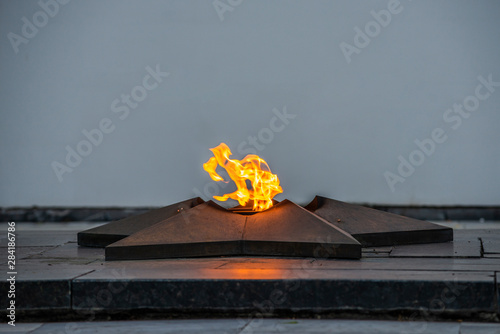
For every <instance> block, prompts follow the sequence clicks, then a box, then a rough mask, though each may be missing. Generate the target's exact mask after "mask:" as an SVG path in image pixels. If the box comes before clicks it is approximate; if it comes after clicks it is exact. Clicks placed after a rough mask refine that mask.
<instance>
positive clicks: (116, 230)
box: [78, 197, 203, 247]
mask: <svg viewBox="0 0 500 334" xmlns="http://www.w3.org/2000/svg"><path fill="white" fill-rule="evenodd" d="M201 203H203V200H202V199H201V198H199V197H196V198H190V199H187V200H185V201H182V202H178V203H174V204H171V205H169V206H166V207H163V208H159V209H155V210H150V211H147V212H145V213H143V214H140V215H136V216H132V217H127V218H124V219H120V220H117V221H114V222H111V223H108V224H106V225H102V226H99V227H95V228H92V229H89V230H86V231H82V232H79V233H78V244H79V245H82V246H88V247H105V246H107V245H109V244H111V243H113V242H116V241H118V240H121V239H123V238H125V237H128V236H130V235H132V234H134V233H135V232H137V231H140V230H142V229H144V228H147V227H150V226H152V225H154V224H156V223H159V222H161V221H163V220H165V219H168V218H170V217H173V216H174V215H177V214H178V213H182V212H183V211H185V210H188V209H190V208H193V207H195V206H196V205H199V204H201Z"/></svg>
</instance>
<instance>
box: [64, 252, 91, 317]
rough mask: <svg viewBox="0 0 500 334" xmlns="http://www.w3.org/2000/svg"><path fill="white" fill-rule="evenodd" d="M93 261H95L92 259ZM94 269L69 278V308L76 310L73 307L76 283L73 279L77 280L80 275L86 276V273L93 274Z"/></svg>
mask: <svg viewBox="0 0 500 334" xmlns="http://www.w3.org/2000/svg"><path fill="white" fill-rule="evenodd" d="M92 262H93V261H92ZM94 271H95V269H92V270H90V271H89V272H86V273H83V274H80V275H78V276H75V277H73V278H71V279H70V280H69V302H70V304H69V309H70V310H72V311H74V310H75V308H74V307H73V296H74V294H73V285H74V284H73V281H74V280H76V279H78V278H79V277H82V276H84V275H88V274H91V273H93V272H94Z"/></svg>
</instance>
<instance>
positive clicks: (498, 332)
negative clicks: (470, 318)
mask: <svg viewBox="0 0 500 334" xmlns="http://www.w3.org/2000/svg"><path fill="white" fill-rule="evenodd" d="M460 334H500V324H498V323H496V324H491V323H466V322H465V323H462V324H461V325H460Z"/></svg>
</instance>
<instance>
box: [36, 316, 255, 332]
mask: <svg viewBox="0 0 500 334" xmlns="http://www.w3.org/2000/svg"><path fill="white" fill-rule="evenodd" d="M247 323H248V320H246V321H244V320H242V319H190V320H154V321H153V320H145V321H93V322H79V323H46V324H43V326H41V327H39V328H38V329H36V330H35V331H34V332H31V333H33V334H54V333H82V334H83V333H93V334H124V333H158V334H164V333H165V334H169V333H172V334H177V333H182V334H199V333H207V334H233V333H234V334H236V333H240V331H241V329H242V328H243V327H244V326H245V325H246V324H247Z"/></svg>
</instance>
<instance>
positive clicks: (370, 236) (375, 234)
mask: <svg viewBox="0 0 500 334" xmlns="http://www.w3.org/2000/svg"><path fill="white" fill-rule="evenodd" d="M306 209H308V210H310V211H311V212H314V213H315V214H316V215H318V216H320V217H323V218H324V219H326V220H328V221H329V222H330V223H331V224H332V225H334V226H336V227H338V228H341V229H343V230H344V231H346V232H348V233H349V234H351V235H352V236H353V237H354V238H356V240H358V241H359V242H360V243H361V245H362V246H363V247H371V246H393V245H405V244H421V243H433V242H446V241H451V240H453V229H451V228H449V227H444V226H440V225H437V224H433V223H429V222H427V221H423V220H418V219H413V218H408V217H404V216H400V215H396V214H392V213H388V212H383V211H379V210H375V209H371V208H367V207H364V206H360V205H354V204H349V203H345V202H341V201H336V200H333V199H330V198H326V197H321V196H316V198H314V200H313V201H312V202H311V203H309V204H308V205H307V206H306Z"/></svg>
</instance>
